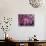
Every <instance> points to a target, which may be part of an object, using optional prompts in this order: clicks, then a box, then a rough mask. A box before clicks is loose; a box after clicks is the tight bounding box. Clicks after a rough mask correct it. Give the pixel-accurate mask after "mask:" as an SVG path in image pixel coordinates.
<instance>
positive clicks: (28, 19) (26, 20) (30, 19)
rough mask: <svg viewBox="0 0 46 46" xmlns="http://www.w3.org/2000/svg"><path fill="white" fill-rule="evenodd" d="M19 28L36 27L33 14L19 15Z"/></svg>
mask: <svg viewBox="0 0 46 46" xmlns="http://www.w3.org/2000/svg"><path fill="white" fill-rule="evenodd" d="M18 24H19V26H34V15H33V14H18Z"/></svg>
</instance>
